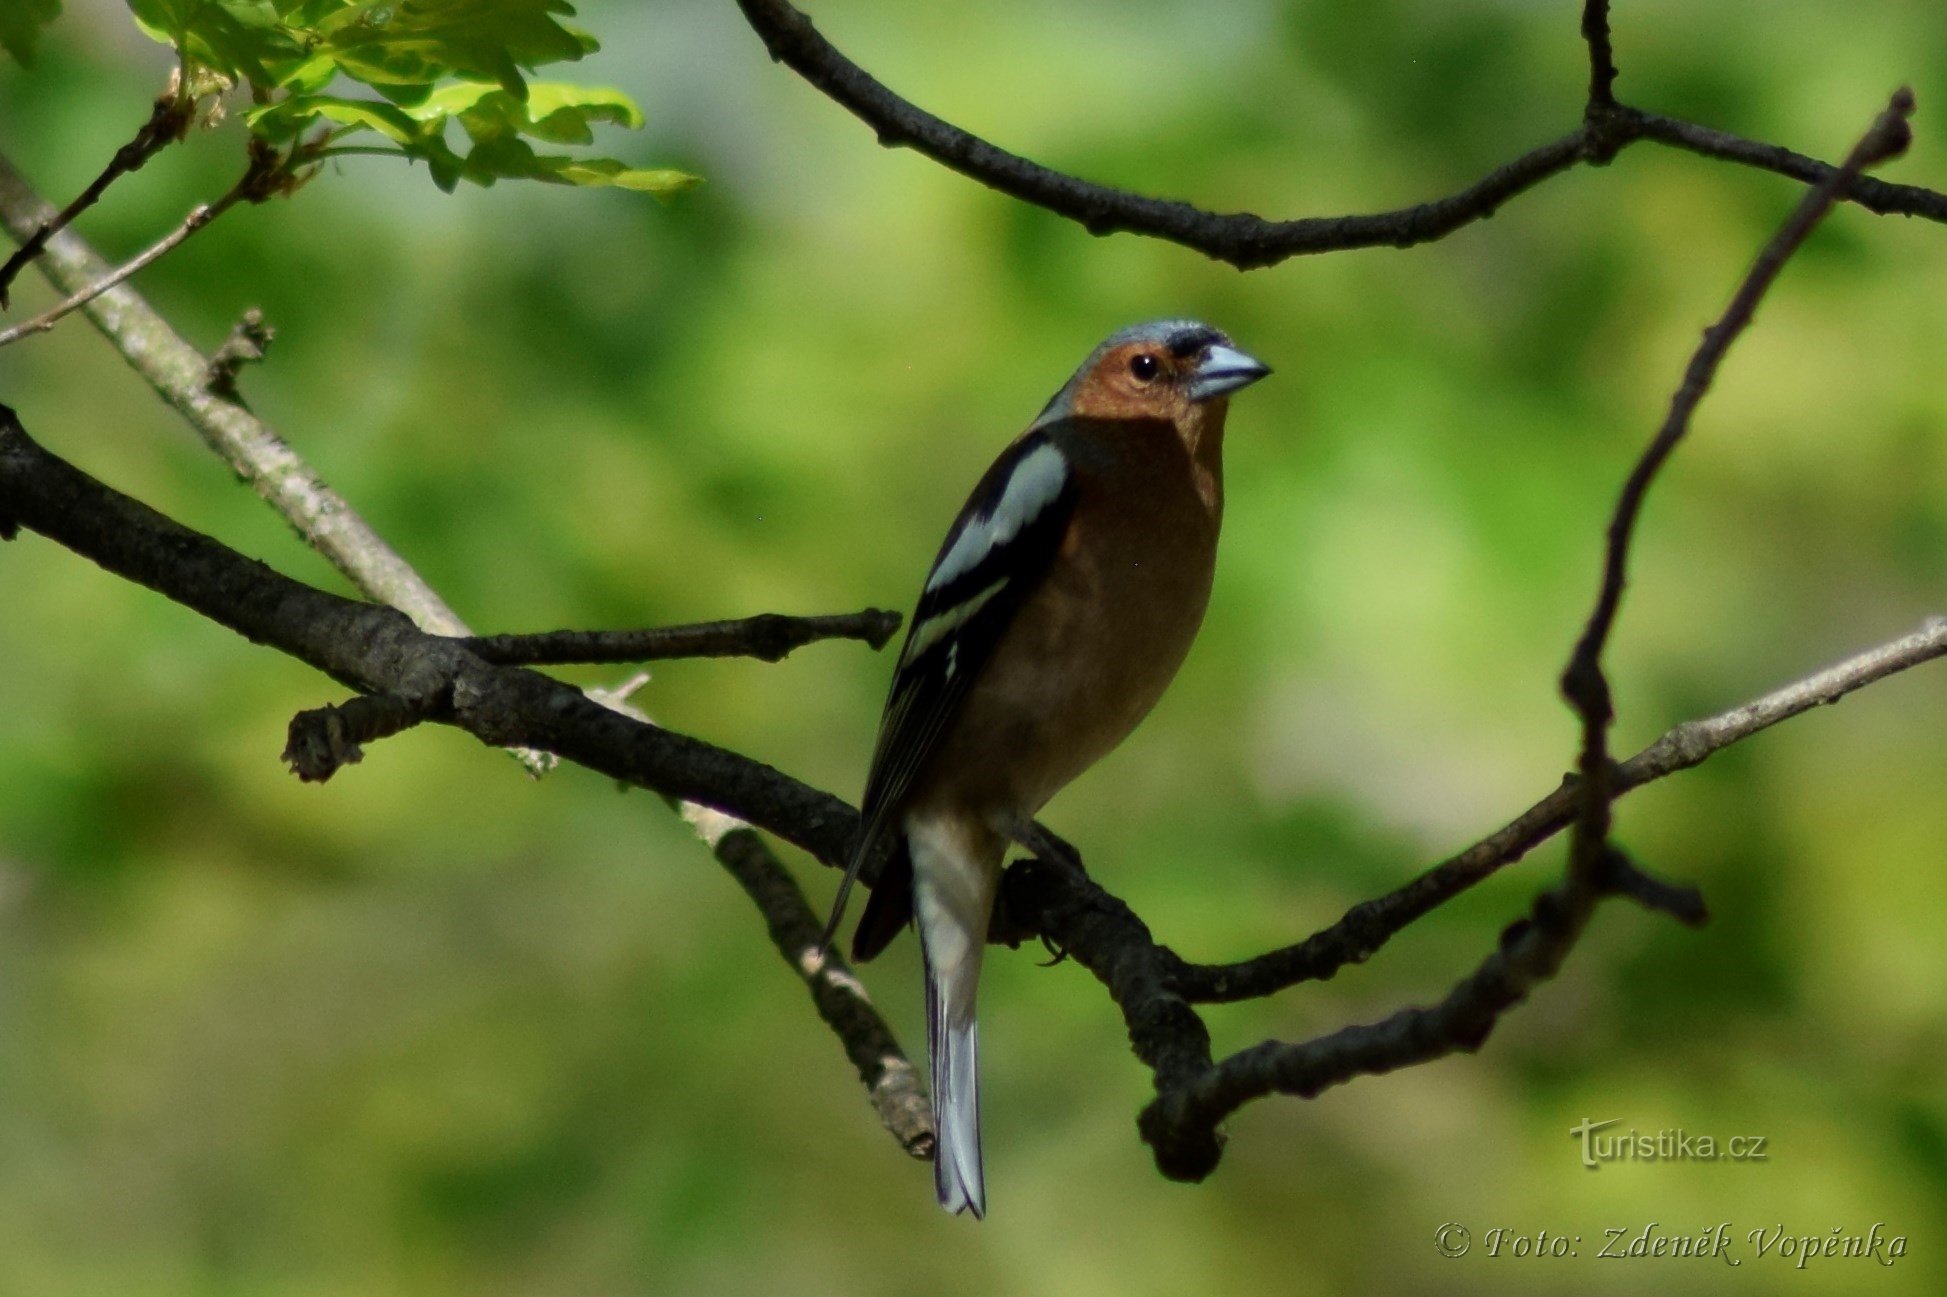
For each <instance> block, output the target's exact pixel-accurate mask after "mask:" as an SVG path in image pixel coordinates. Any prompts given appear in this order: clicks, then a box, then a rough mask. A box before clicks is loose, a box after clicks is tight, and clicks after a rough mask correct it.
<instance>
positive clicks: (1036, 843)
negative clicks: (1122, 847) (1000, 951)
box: [988, 815, 1088, 968]
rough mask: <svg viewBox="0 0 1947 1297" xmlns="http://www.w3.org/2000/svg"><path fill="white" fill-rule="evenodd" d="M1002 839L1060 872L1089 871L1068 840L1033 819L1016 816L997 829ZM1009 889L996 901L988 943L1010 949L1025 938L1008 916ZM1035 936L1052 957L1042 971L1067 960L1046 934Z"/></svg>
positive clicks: (1065, 955)
mask: <svg viewBox="0 0 1947 1297" xmlns="http://www.w3.org/2000/svg"><path fill="white" fill-rule="evenodd" d="M995 827H996V828H997V829H998V831H999V832H1000V833H1001V835H1002V836H1003V837H1005V838H1006V839H1007V840H1008V841H1010V842H1012V843H1014V844H1015V845H1016V846H1018V847H1022V848H1025V849H1026V850H1028V851H1030V852H1032V853H1033V854H1034V856H1035V858H1036V859H1037V860H1040V861H1042V862H1043V863H1045V864H1049V865H1053V866H1055V867H1056V868H1060V869H1072V870H1074V871H1075V872H1076V873H1078V874H1081V875H1082V876H1083V877H1087V876H1088V870H1086V869H1084V868H1083V867H1082V855H1081V853H1080V852H1079V851H1077V850H1075V848H1074V847H1073V846H1072V845H1070V844H1069V843H1068V842H1067V841H1065V840H1063V839H1062V838H1061V837H1059V836H1057V835H1056V834H1055V833H1053V832H1051V831H1050V830H1048V829H1047V828H1045V827H1043V826H1042V825H1040V824H1038V823H1036V822H1035V820H1034V818H1033V817H1032V816H1027V815H1016V816H1011V817H1009V818H1008V819H1007V820H1006V821H1005V822H1004V823H1002V824H999V825H996V826H995ZM1006 898H1007V889H1006V888H1001V889H1000V892H999V895H997V896H996V898H995V902H996V903H995V906H994V919H993V923H992V925H991V927H990V929H989V936H988V940H989V941H1000V942H1003V943H1005V944H1006V945H1007V946H1009V947H1016V946H1019V945H1020V944H1021V941H1020V939H1021V937H1022V935H1024V934H1023V933H1022V931H1021V926H1020V925H1019V924H1017V923H1016V922H1015V921H1014V919H1013V917H1012V916H1011V915H1009V914H1008V913H1007V904H1006ZM1035 935H1037V936H1039V937H1040V938H1041V945H1042V947H1043V948H1044V949H1045V950H1046V951H1047V952H1048V954H1049V955H1050V956H1051V958H1050V959H1049V960H1048V962H1047V963H1046V964H1043V965H1042V967H1043V968H1050V967H1053V966H1054V965H1056V964H1059V963H1060V962H1061V961H1062V960H1064V959H1066V958H1068V952H1067V951H1066V950H1063V949H1062V948H1061V947H1060V946H1057V945H1056V944H1055V943H1054V942H1053V941H1052V940H1050V939H1049V937H1048V934H1047V933H1045V932H1038V933H1036V934H1035Z"/></svg>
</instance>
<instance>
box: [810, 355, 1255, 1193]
mask: <svg viewBox="0 0 1947 1297" xmlns="http://www.w3.org/2000/svg"><path fill="white" fill-rule="evenodd" d="M1270 372H1271V371H1270V369H1269V368H1268V367H1267V366H1266V365H1264V364H1263V363H1262V362H1261V361H1258V360H1257V359H1255V358H1253V357H1252V356H1249V355H1247V354H1245V353H1244V352H1242V351H1240V350H1238V349H1237V348H1236V347H1234V346H1232V345H1231V342H1230V339H1228V338H1226V337H1225V336H1224V335H1223V334H1222V333H1219V332H1218V331H1217V330H1215V329H1213V328H1210V327H1209V326H1208V325H1204V324H1199V323H1197V322H1195V321H1193V320H1161V321H1156V322H1153V323H1149V324H1139V325H1136V326H1134V327H1132V328H1127V329H1123V330H1122V331H1121V332H1119V333H1115V334H1112V335H1110V337H1109V338H1108V339H1107V340H1106V341H1104V342H1103V343H1102V345H1101V346H1099V347H1097V348H1096V349H1095V350H1094V351H1093V352H1091V353H1090V355H1089V357H1088V359H1087V360H1085V361H1083V362H1082V365H1081V368H1079V369H1077V370H1076V371H1075V373H1074V375H1073V376H1072V377H1071V378H1070V379H1069V380H1068V381H1067V383H1065V384H1063V386H1062V388H1061V390H1060V391H1059V392H1056V393H1055V395H1054V398H1053V399H1052V400H1050V401H1049V402H1048V404H1047V406H1046V408H1044V409H1043V410H1042V411H1041V413H1040V415H1039V416H1037V417H1036V418H1035V420H1034V422H1033V423H1031V424H1029V425H1028V429H1027V431H1026V432H1024V433H1023V434H1022V435H1021V436H1020V437H1019V438H1018V439H1017V440H1016V441H1015V442H1014V444H1013V445H1011V446H1009V447H1008V448H1007V449H1006V450H1005V451H1004V452H1002V454H1001V457H1000V458H999V459H998V460H996V461H995V462H994V465H993V467H992V468H989V469H988V470H987V473H986V475H985V476H984V477H982V478H981V479H980V483H979V485H977V486H976V487H975V488H974V491H973V495H972V496H971V498H969V499H968V501H967V503H966V505H965V506H964V507H963V508H962V509H961V510H960V516H959V517H958V518H956V519H955V520H954V523H953V526H952V528H951V529H950V530H949V531H948V532H947V536H946V541H945V542H944V543H943V544H942V545H941V546H940V552H939V555H938V557H936V558H935V559H934V560H933V569H932V571H931V572H930V573H928V574H927V578H926V585H925V588H924V590H923V591H922V593H921V594H920V598H919V606H918V608H917V609H915V610H914V613H913V617H912V621H911V623H910V625H909V627H908V630H907V635H906V646H905V649H904V651H903V652H902V653H901V654H900V658H899V666H898V670H897V672H896V674H895V675H894V677H893V682H892V692H891V695H890V696H889V698H888V699H887V702H886V710H885V715H884V718H883V719H882V721H881V722H880V729H879V741H878V746H877V748H876V750H875V751H874V753H873V756H872V770H871V774H870V775H869V776H868V778H867V780H866V790H865V798H864V801H863V803H862V819H863V825H864V829H863V832H862V834H861V837H860V840H859V844H858V847H857V849H856V851H855V853H854V855H853V858H852V861H851V867H850V868H849V869H848V870H847V871H846V875H845V881H844V883H842V884H841V885H840V888H839V893H838V897H837V899H836V900H835V901H834V903H833V906H832V916H831V922H830V924H829V925H828V927H827V930H826V932H827V938H828V939H829V936H830V933H831V932H832V931H834V930H836V928H837V926H838V923H839V921H840V919H841V918H842V916H843V914H844V907H845V898H846V896H847V894H848V892H849V891H850V889H851V886H852V883H853V882H854V881H855V880H856V879H857V878H858V876H859V874H860V871H861V870H862V869H864V868H866V867H867V866H868V864H872V865H875V867H876V862H877V860H878V855H879V850H880V848H881V846H882V843H883V842H884V841H885V840H887V839H893V840H895V841H896V840H897V839H899V838H903V840H904V843H903V845H904V847H905V850H904V851H895V852H894V853H893V854H892V855H891V856H890V857H889V859H888V860H887V862H886V864H885V865H884V866H883V868H882V876H881V877H879V878H878V879H877V881H876V883H874V885H873V889H872V896H871V899H870V901H869V902H868V903H867V905H866V908H865V912H864V914H863V915H862V916H861V917H860V919H859V926H858V931H857V933H856V935H855V936H854V938H853V943H852V954H853V957H854V958H855V959H857V960H860V961H863V960H867V959H870V958H872V957H873V956H874V955H876V954H878V953H879V952H880V951H881V950H883V949H884V948H885V946H886V943H887V942H889V941H891V940H892V938H893V937H894V936H896V935H897V934H898V932H899V929H900V928H902V927H904V926H905V924H906V923H907V921H908V920H909V919H911V918H913V917H914V916H915V914H917V917H918V926H919V936H920V949H921V954H922V956H923V959H924V962H925V966H926V1037H927V1053H928V1057H929V1060H930V1062H931V1065H932V1075H933V1109H934V1120H935V1123H936V1129H937V1140H936V1144H935V1153H934V1166H933V1171H934V1185H935V1187H936V1189H937V1190H938V1192H939V1198H940V1205H941V1206H942V1207H944V1208H946V1209H947V1210H948V1211H951V1212H960V1211H964V1210H971V1211H972V1212H973V1213H974V1215H975V1216H976V1217H978V1216H981V1215H983V1214H984V1213H985V1210H986V1194H985V1189H984V1186H983V1182H982V1176H981V1164H980V1077H979V1070H978V1064H977V1051H978V1046H979V1035H978V1031H977V1029H976V1027H975V1022H974V994H975V990H976V988H977V986H978V983H979V979H980V961H981V955H982V952H983V950H984V949H985V944H986V940H987V930H988V923H989V920H990V918H991V915H992V911H993V905H994V891H995V886H996V884H997V882H998V881H999V878H1000V870H1001V860H1002V857H1003V856H1004V855H1005V854H1006V851H1007V847H1008V844H1009V843H1010V842H1013V843H1016V844H1020V845H1022V846H1026V847H1027V848H1029V849H1030V850H1035V851H1043V850H1045V849H1046V848H1047V845H1048V843H1047V840H1046V838H1045V837H1044V835H1043V834H1042V833H1041V831H1040V830H1038V829H1036V828H1035V826H1034V817H1035V815H1036V813H1037V812H1039V811H1040V810H1041V808H1042V806H1043V805H1045V804H1046V803H1047V801H1048V799H1049V798H1051V797H1053V796H1054V795H1055V793H1056V792H1058V791H1059V790H1060V789H1061V788H1062V787H1063V786H1064V785H1066V784H1067V783H1068V782H1069V781H1070V780H1072V779H1074V778H1075V777H1076V776H1077V775H1079V774H1081V773H1082V771H1084V770H1086V769H1088V767H1089V766H1091V765H1092V764H1094V763H1095V762H1096V761H1097V760H1098V759H1099V758H1101V757H1102V756H1103V755H1105V754H1106V753H1107V752H1109V750H1110V749H1112V748H1114V747H1115V746H1116V744H1118V743H1120V742H1121V741H1122V740H1123V738H1124V737H1126V736H1127V735H1128V733H1129V732H1130V731H1131V730H1132V729H1134V728H1135V726H1136V724H1137V722H1138V721H1140V720H1141V719H1142V718H1143V717H1144V716H1145V715H1146V714H1147V713H1148V712H1149V709H1150V708H1151V707H1152V706H1154V705H1155V703H1156V700H1157V698H1158V697H1160V696H1161V695H1162V692H1163V689H1164V687H1165V686H1167V685H1168V684H1169V682H1170V679H1171V677H1172V676H1174V675H1175V674H1176V669H1177V667H1178V666H1179V665H1181V664H1182V661H1183V658H1184V655H1185V654H1186V653H1188V652H1189V648H1190V642H1191V640H1192V639H1194V638H1195V637H1196V633H1197V627H1198V625H1199V624H1200V623H1201V622H1202V620H1203V611H1204V605H1205V604H1206V603H1207V602H1208V600H1209V596H1210V580H1211V573H1212V568H1213V566H1214V562H1215V558H1216V552H1217V529H1218V524H1219V522H1220V521H1221V518H1222V514H1223V504H1224V490H1223V437H1224V415H1225V412H1226V409H1227V407H1228V404H1229V402H1228V399H1227V398H1228V397H1229V396H1230V394H1231V393H1233V392H1235V391H1237V390H1238V389H1239V388H1242V387H1245V386H1247V385H1249V384H1251V383H1254V382H1256V381H1257V380H1258V379H1260V378H1263V377H1264V376H1265V375H1266V374H1268V373H1270ZM868 881H871V880H870V879H868Z"/></svg>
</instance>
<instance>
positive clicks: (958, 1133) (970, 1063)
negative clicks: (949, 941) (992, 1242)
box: [926, 957, 987, 1219]
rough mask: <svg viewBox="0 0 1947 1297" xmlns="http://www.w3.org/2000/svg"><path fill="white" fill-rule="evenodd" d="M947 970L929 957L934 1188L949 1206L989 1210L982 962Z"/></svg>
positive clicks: (928, 1036)
mask: <svg viewBox="0 0 1947 1297" xmlns="http://www.w3.org/2000/svg"><path fill="white" fill-rule="evenodd" d="M971 974H972V975H971V976H968V970H966V969H965V967H964V965H963V966H962V967H961V968H957V969H953V970H950V971H948V972H946V973H944V974H942V973H941V972H938V971H936V970H935V969H934V967H933V961H932V959H931V958H930V957H929V958H928V959H927V961H926V1051H927V1055H928V1057H929V1059H930V1061H931V1063H932V1069H933V1128H934V1131H935V1132H936V1133H935V1138H934V1145H933V1188H934V1190H935V1191H936V1192H938V1194H939V1196H940V1206H942V1207H944V1208H946V1209H947V1210H948V1211H950V1212H954V1213H956V1214H957V1213H959V1212H963V1211H971V1212H973V1214H974V1217H975V1218H976V1219H979V1218H981V1217H984V1216H985V1215H986V1214H987V1186H986V1184H985V1182H984V1180H983V1178H982V1176H981V1169H980V1024H979V1023H978V1022H977V1021H975V1019H974V989H975V985H976V983H977V981H978V979H979V977H980V968H979V965H978V963H976V964H975V966H974V967H973V969H972V970H971Z"/></svg>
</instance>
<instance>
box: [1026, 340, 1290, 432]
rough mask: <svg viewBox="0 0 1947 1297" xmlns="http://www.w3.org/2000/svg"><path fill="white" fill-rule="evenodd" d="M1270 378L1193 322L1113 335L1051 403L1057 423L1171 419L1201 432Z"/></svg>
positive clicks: (1259, 364) (1264, 368)
mask: <svg viewBox="0 0 1947 1297" xmlns="http://www.w3.org/2000/svg"><path fill="white" fill-rule="evenodd" d="M1270 372H1271V367H1270V366H1269V365H1266V364H1265V363H1264V362H1263V361H1261V360H1259V359H1257V358H1256V357H1255V356H1252V355H1250V354H1249V353H1248V352H1245V351H1242V350H1239V349H1238V347H1237V346H1236V345H1234V344H1233V343H1232V342H1231V340H1230V339H1229V338H1227V337H1225V336H1224V334H1222V333H1221V332H1219V331H1218V330H1216V329H1213V328H1211V327H1210V326H1209V325H1207V324H1199V323H1198V322H1197V321H1195V320H1152V321H1150V322H1149V323H1147V324H1136V325H1131V326H1130V327H1129V328H1126V329H1122V330H1119V331H1117V332H1115V333H1112V334H1110V335H1109V336H1108V337H1107V338H1106V339H1104V340H1103V342H1102V345H1101V346H1099V347H1097V348H1096V349H1095V350H1094V351H1093V352H1091V353H1089V357H1088V359H1087V360H1085V361H1083V362H1082V365H1081V368H1079V369H1077V370H1076V371H1075V373H1074V376H1073V377H1071V378H1070V379H1069V380H1068V382H1067V383H1066V384H1064V385H1063V386H1062V389H1061V390H1060V391H1059V392H1057V393H1055V396H1054V399H1053V400H1051V401H1049V402H1048V405H1047V407H1046V408H1045V409H1044V410H1042V412H1041V415H1040V417H1039V418H1037V419H1036V420H1035V424H1036V426H1039V425H1041V424H1045V423H1051V422H1053V421H1054V420H1056V419H1066V418H1084V419H1168V420H1170V421H1171V422H1173V423H1176V424H1178V425H1179V426H1188V425H1195V424H1201V423H1203V422H1204V416H1205V415H1206V414H1210V413H1216V414H1221V412H1222V410H1223V405H1224V401H1225V398H1227V397H1229V396H1230V394H1231V393H1232V392H1235V391H1237V390H1238V389H1239V388H1243V387H1248V386H1249V385H1250V384H1252V383H1255V382H1257V380H1258V379H1260V378H1263V377H1264V376H1265V375H1266V374H1269V373H1270Z"/></svg>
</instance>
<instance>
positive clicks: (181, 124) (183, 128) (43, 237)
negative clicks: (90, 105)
mask: <svg viewBox="0 0 1947 1297" xmlns="http://www.w3.org/2000/svg"><path fill="white" fill-rule="evenodd" d="M194 115H195V102H194V100H192V99H191V98H190V97H189V96H188V95H187V94H185V93H183V92H182V91H181V89H180V80H179V82H178V85H177V86H172V87H171V88H170V89H169V90H166V91H164V92H163V93H162V94H161V95H160V96H158V97H157V99H156V101H155V106H154V107H153V108H151V109H150V110H149V120H147V121H146V122H143V123H142V129H141V130H139V131H137V132H136V133H135V138H134V139H132V140H130V141H129V142H128V143H127V144H124V145H122V147H121V148H119V149H116V150H115V156H114V157H112V158H110V159H109V160H108V165H107V166H106V167H103V168H102V171H101V174H100V175H98V176H96V177H95V178H94V179H93V180H91V181H90V182H89V183H88V187H87V188H86V189H84V190H82V191H81V192H80V193H79V194H78V195H76V196H75V199H74V201H73V202H71V203H69V204H68V205H67V206H66V207H63V208H62V209H61V210H60V211H58V212H52V213H50V214H49V215H48V216H47V217H46V218H45V219H44V220H42V221H41V222H40V223H39V224H38V225H37V226H36V227H35V228H34V229H33V230H32V231H30V232H29V233H28V234H27V235H26V237H25V238H23V239H22V240H21V243H20V247H19V248H18V249H16V250H15V251H14V254H13V255H12V256H10V257H8V258H7V259H6V261H5V262H4V263H0V308H5V307H6V306H7V305H9V300H8V294H9V293H10V292H11V290H12V288H13V282H14V279H15V278H16V277H18V276H19V274H20V272H21V269H22V267H24V266H26V264H27V263H28V262H30V261H32V260H33V259H34V258H35V257H38V256H39V255H40V254H41V249H42V248H44V247H46V246H47V241H48V240H49V239H51V238H53V237H54V236H55V235H56V234H59V233H60V232H61V231H62V230H64V229H66V228H67V227H68V225H69V223H70V222H72V221H73V220H74V218H75V217H77V216H79V215H81V213H83V212H85V211H87V210H88V209H89V208H90V207H92V206H94V204H95V202H96V201H97V200H99V199H100V198H101V196H102V195H103V194H104V193H106V192H107V191H108V186H110V185H112V184H114V183H115V181H116V180H117V179H118V178H120V177H122V176H125V175H127V174H128V173H129V172H131V171H139V170H141V168H142V164H143V163H145V162H147V161H148V160H149V159H150V158H152V157H154V156H155V155H156V154H157V153H159V152H161V150H162V149H163V147H164V146H166V145H168V144H171V143H173V142H174V141H176V140H180V139H181V138H182V137H183V135H184V133H185V132H187V131H188V129H189V123H190V120H191V118H192V117H193V116H194Z"/></svg>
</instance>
